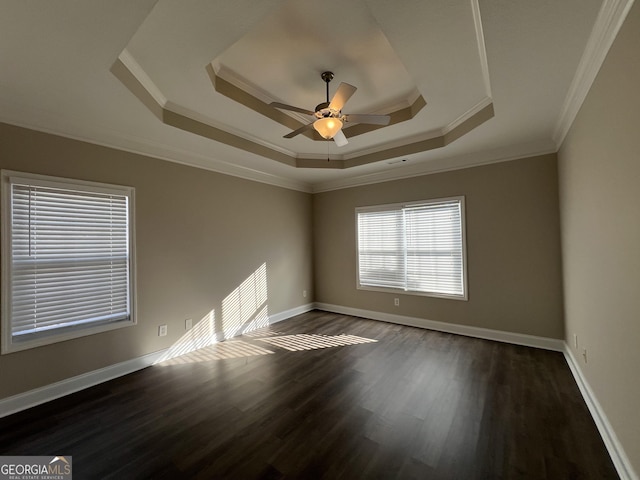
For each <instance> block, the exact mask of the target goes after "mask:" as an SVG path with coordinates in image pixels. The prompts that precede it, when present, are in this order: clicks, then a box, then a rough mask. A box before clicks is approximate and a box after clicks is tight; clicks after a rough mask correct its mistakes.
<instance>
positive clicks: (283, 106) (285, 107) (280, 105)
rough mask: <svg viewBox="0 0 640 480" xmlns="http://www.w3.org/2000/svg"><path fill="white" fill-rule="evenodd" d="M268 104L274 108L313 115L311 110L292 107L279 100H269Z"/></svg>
mask: <svg viewBox="0 0 640 480" xmlns="http://www.w3.org/2000/svg"><path fill="white" fill-rule="evenodd" d="M269 105H270V106H272V107H274V108H279V109H280V110H291V111H292V112H298V113H304V114H305V115H313V112H312V111H311V110H306V109H304V108H298V107H294V106H292V105H286V104H284V103H280V102H271V103H270V104H269Z"/></svg>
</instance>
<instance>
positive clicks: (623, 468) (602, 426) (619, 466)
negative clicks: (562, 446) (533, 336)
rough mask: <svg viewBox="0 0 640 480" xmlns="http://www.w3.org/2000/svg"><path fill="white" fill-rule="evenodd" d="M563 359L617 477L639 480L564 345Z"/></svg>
mask: <svg viewBox="0 0 640 480" xmlns="http://www.w3.org/2000/svg"><path fill="white" fill-rule="evenodd" d="M563 353H564V358H565V359H566V361H567V364H568V365H569V369H570V370H571V373H572V374H573V378H574V379H575V380H576V383H577V384H578V388H579V389H580V393H581V394H582V398H584V401H585V403H586V404H587V407H588V408H589V412H591V416H592V417H593V421H594V422H595V424H596V427H598V431H599V432H600V436H601V437H602V441H603V442H604V444H605V446H606V447H607V451H608V452H609V455H610V456H611V461H612V462H613V464H614V465H615V467H616V470H617V471H618V475H620V479H621V480H639V479H638V475H637V474H636V473H635V471H634V470H633V466H632V465H631V462H629V458H628V457H627V454H626V453H625V451H624V449H623V448H622V445H621V444H620V441H619V440H618V436H617V435H616V433H615V431H614V430H613V427H612V426H611V424H610V423H609V420H608V418H607V416H606V414H605V413H604V410H602V407H601V406H600V403H599V402H598V399H597V398H596V396H595V394H594V393H593V390H591V387H590V386H589V383H588V382H587V379H586V378H585V377H584V375H583V374H582V369H581V368H580V364H579V363H578V361H577V360H576V358H575V356H574V355H573V351H572V350H571V347H569V345H567V344H566V343H565V344H564V349H563Z"/></svg>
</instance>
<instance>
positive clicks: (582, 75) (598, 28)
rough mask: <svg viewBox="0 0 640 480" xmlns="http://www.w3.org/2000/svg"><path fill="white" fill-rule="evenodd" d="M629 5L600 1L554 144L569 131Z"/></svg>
mask: <svg viewBox="0 0 640 480" xmlns="http://www.w3.org/2000/svg"><path fill="white" fill-rule="evenodd" d="M632 5H633V0H605V1H604V2H603V4H602V7H601V8H600V12H599V13H598V17H597V18H596V21H595V23H594V25H593V29H592V30H591V35H590V36H589V40H588V41H587V45H586V46H585V49H584V52H583V54H582V58H581V59H580V63H579V64H578V69H577V70H576V74H575V76H574V77H573V81H572V82H571V85H570V86H569V92H568V94H567V96H566V98H565V101H564V103H563V105H562V109H561V111H560V116H559V117H558V120H557V122H556V126H555V128H554V132H553V141H554V142H555V144H556V148H558V149H559V148H560V146H561V145H562V142H563V141H564V138H565V137H566V135H567V133H568V132H569V129H570V128H571V125H572V124H573V121H574V120H575V118H576V115H577V114H578V111H579V110H580V107H581V106H582V103H583V102H584V100H585V98H586V97H587V94H588V93H589V90H590V89H591V85H593V82H594V80H595V78H596V76H597V74H598V72H599V71H600V67H601V66H602V64H603V63H604V60H605V58H606V56H607V53H608V52H609V49H610V48H611V45H612V44H613V42H614V40H615V38H616V36H617V35H618V32H619V31H620V27H622V24H623V23H624V20H625V18H627V14H628V13H629V10H630V9H631V6H632Z"/></svg>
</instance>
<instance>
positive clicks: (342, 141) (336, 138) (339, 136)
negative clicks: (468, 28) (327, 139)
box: [333, 130, 349, 147]
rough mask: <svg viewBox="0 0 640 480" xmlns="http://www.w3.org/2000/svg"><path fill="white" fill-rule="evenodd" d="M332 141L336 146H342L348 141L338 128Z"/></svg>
mask: <svg viewBox="0 0 640 480" xmlns="http://www.w3.org/2000/svg"><path fill="white" fill-rule="evenodd" d="M333 141H334V142H336V145H337V146H338V147H344V146H345V145H346V144H347V143H349V141H348V140H347V137H345V135H344V132H343V131H342V130H338V133H336V134H335V135H334V136H333Z"/></svg>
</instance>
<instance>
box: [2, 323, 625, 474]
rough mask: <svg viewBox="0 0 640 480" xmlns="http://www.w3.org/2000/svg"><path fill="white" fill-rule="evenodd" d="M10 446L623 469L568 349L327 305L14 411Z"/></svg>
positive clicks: (144, 470) (313, 469)
mask: <svg viewBox="0 0 640 480" xmlns="http://www.w3.org/2000/svg"><path fill="white" fill-rule="evenodd" d="M343 335H350V336H351V337H348V336H343ZM364 339H368V340H369V341H366V340H364ZM357 342H366V343H357ZM225 344H226V345H225ZM0 454H2V455H72V456H73V467H74V478H76V479H85V478H86V479H150V478H153V479H183V478H184V479H188V478H201V479H217V478H224V479H242V480H246V479H280V478H301V479H307V478H309V479H315V478H318V479H320V478H323V479H365V478H380V479H394V478H398V479H447V480H448V479H515V478H522V479H599V480H601V479H608V478H618V476H617V475H616V472H615V469H614V467H613V464H612V462H611V460H610V458H609V456H608V454H607V452H606V449H605V447H604V444H603V442H602V440H601V438H600V436H599V434H598V432H597V430H596V427H595V425H594V423H593V420H592V419H591V417H590V415H589V412H588V410H587V407H586V405H585V404H584V402H583V400H582V398H581V396H580V393H579V391H578V388H577V386H576V384H575V382H574V380H573V378H572V376H571V373H570V371H569V368H568V366H567V364H566V363H565V360H564V358H563V356H562V355H561V354H560V353H556V352H548V351H543V350H536V349H532V348H527V347H520V346H514V345H508V344H502V343H497V342H491V341H487V340H479V339H473V338H467V337H462V336H456V335H449V334H445V333H439V332H433V331H428V330H421V329H417V328H411V327H404V326H399V325H392V324H387V323H382V322H376V321H371V320H365V319H360V318H355V317H349V316H345V315H337V314H330V313H326V312H320V311H314V312H309V313H306V314H303V315H300V316H298V317H295V318H293V319H290V320H287V321H284V322H280V323H278V324H276V325H274V326H272V327H267V328H266V329H264V330H261V331H258V332H254V333H252V334H251V335H246V336H243V337H239V338H238V339H235V340H232V341H228V342H224V343H222V344H218V345H215V346H212V347H208V348H207V349H204V350H201V351H198V352H194V353H192V354H189V355H187V356H185V357H180V358H176V359H173V360H169V361H167V362H165V363H164V364H162V365H156V366H153V367H150V368H147V369H145V370H142V371H139V372H136V373H134V374H131V375H127V376H125V377H121V378H119V379H116V380H113V381H110V382H107V383H104V384H101V385H98V386H96V387H93V388H90V389H87V390H84V391H81V392H78V393H76V394H73V395H69V396H67V397H64V398H61V399H58V400H55V401H53V402H49V403H48V404H45V405H41V406H39V407H35V408H32V409H30V410H27V411H25V412H21V413H18V414H15V415H12V416H9V417H6V418H4V419H0Z"/></svg>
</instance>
